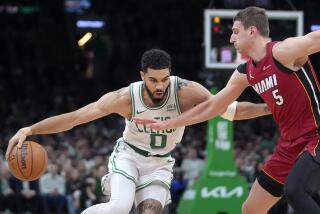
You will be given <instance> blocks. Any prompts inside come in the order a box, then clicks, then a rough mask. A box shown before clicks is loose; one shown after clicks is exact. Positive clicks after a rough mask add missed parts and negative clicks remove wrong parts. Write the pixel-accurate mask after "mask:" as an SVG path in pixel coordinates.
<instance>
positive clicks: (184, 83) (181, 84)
mask: <svg viewBox="0 0 320 214" xmlns="http://www.w3.org/2000/svg"><path fill="white" fill-rule="evenodd" d="M189 84H190V81H188V80H185V79H181V78H178V90H180V89H181V88H182V87H184V86H188V85H189Z"/></svg>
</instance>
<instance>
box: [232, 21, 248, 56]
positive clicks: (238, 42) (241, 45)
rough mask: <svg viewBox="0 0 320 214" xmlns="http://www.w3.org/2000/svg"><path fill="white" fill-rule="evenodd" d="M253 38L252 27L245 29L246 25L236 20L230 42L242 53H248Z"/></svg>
mask: <svg viewBox="0 0 320 214" xmlns="http://www.w3.org/2000/svg"><path fill="white" fill-rule="evenodd" d="M252 39H253V33H252V27H248V29H244V26H243V24H242V23H241V22H240V21H235V22H234V23H233V26H232V34H231V37H230V43H232V44H233V45H234V47H235V48H236V49H237V50H238V51H239V52H240V53H241V54H248V51H249V50H250V47H251V45H252Z"/></svg>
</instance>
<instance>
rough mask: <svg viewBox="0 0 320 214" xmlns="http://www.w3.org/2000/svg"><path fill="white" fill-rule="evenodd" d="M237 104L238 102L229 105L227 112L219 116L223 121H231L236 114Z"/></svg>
mask: <svg viewBox="0 0 320 214" xmlns="http://www.w3.org/2000/svg"><path fill="white" fill-rule="evenodd" d="M237 103H238V101H234V102H233V103H231V104H230V105H229V106H228V108H227V110H226V111H225V112H224V113H223V114H221V115H220V116H221V117H222V118H224V119H227V120H230V121H233V119H234V115H235V114H236V111H237Z"/></svg>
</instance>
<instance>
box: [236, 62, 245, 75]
mask: <svg viewBox="0 0 320 214" xmlns="http://www.w3.org/2000/svg"><path fill="white" fill-rule="evenodd" d="M237 70H238V71H239V72H240V73H242V74H246V73H247V63H243V64H240V65H239V66H238V67H237Z"/></svg>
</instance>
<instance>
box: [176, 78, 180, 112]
mask: <svg viewBox="0 0 320 214" xmlns="http://www.w3.org/2000/svg"><path fill="white" fill-rule="evenodd" d="M178 81H179V77H177V76H175V80H174V89H175V90H174V91H175V96H174V97H175V100H176V105H177V109H178V112H179V114H181V109H180V103H179V96H178V93H179V87H178Z"/></svg>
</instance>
